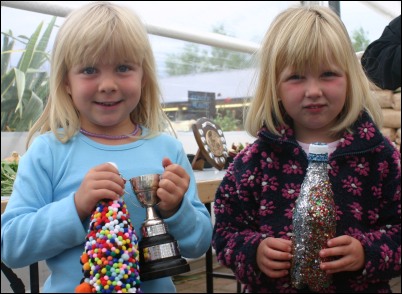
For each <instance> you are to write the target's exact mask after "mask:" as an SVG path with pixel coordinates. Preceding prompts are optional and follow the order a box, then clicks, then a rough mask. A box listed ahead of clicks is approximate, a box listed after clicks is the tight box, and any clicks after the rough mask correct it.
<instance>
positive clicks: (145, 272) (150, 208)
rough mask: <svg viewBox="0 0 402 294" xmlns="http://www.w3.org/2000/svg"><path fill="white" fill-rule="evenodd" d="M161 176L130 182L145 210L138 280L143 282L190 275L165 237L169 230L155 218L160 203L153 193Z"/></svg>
mask: <svg viewBox="0 0 402 294" xmlns="http://www.w3.org/2000/svg"><path fill="white" fill-rule="evenodd" d="M159 181H160V175H159V174H147V175H142V176H138V177H133V178H131V179H130V184H131V187H132V189H133V191H134V193H135V196H136V197H137V199H138V201H139V202H140V204H141V206H142V207H144V208H146V218H145V221H144V222H143V223H142V225H141V233H142V239H141V240H140V241H139V243H138V247H139V252H140V277H141V280H142V281H147V280H153V279H158V278H162V277H167V276H174V275H178V274H181V273H185V272H188V271H190V266H189V264H188V263H187V261H186V260H185V259H184V258H182V257H181V254H180V250H179V245H178V244H177V241H176V240H175V239H174V238H173V237H172V236H171V235H170V234H169V233H168V227H167V225H166V224H165V223H164V222H163V220H162V219H161V218H159V216H158V215H157V213H156V211H155V209H154V207H155V205H157V204H158V203H159V201H160V200H159V198H158V196H157V195H156V191H157V190H158V187H159Z"/></svg>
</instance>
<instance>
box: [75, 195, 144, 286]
mask: <svg viewBox="0 0 402 294" xmlns="http://www.w3.org/2000/svg"><path fill="white" fill-rule="evenodd" d="M80 262H81V264H82V272H83V278H82V280H81V282H80V284H79V285H78V286H77V287H76V288H75V293H142V292H141V288H140V283H141V281H140V276H139V270H140V268H139V252H138V239H137V236H136V233H135V229H134V226H133V225H132V223H131V220H130V215H129V212H128V210H127V206H126V203H125V202H124V200H123V199H119V200H108V199H104V200H101V201H99V202H98V203H97V205H96V207H95V209H94V211H93V212H92V214H91V219H90V225H89V229H88V234H87V236H86V243H85V248H84V252H83V253H82V255H81V258H80Z"/></svg>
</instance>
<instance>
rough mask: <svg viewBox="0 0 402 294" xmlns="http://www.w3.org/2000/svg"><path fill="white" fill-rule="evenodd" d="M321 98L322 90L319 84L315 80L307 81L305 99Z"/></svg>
mask: <svg viewBox="0 0 402 294" xmlns="http://www.w3.org/2000/svg"><path fill="white" fill-rule="evenodd" d="M321 96H322V90H321V86H320V83H319V82H318V81H316V80H315V79H310V80H308V82H307V84H306V92H305V97H308V98H317V97H321Z"/></svg>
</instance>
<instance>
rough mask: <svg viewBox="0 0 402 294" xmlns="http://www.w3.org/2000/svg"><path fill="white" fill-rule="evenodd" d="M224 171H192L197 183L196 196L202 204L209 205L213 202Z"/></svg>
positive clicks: (209, 169) (211, 169)
mask: <svg viewBox="0 0 402 294" xmlns="http://www.w3.org/2000/svg"><path fill="white" fill-rule="evenodd" d="M225 173H226V170H221V171H219V170H217V169H215V168H207V169H204V170H203V171H194V175H195V180H196V182H197V189H198V196H199V197H200V200H201V202H202V203H204V204H205V203H211V202H213V201H214V198H215V193H216V190H217V189H218V187H219V184H220V183H221V181H222V178H223V176H224V175H225Z"/></svg>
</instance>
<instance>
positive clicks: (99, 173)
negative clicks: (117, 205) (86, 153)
mask: <svg viewBox="0 0 402 294" xmlns="http://www.w3.org/2000/svg"><path fill="white" fill-rule="evenodd" d="M124 182H125V181H124V180H123V178H122V177H121V176H120V174H119V171H118V170H117V168H116V167H115V166H113V165H112V164H110V163H104V164H101V165H98V166H96V167H94V168H92V169H90V170H89V172H88V173H87V174H86V175H85V177H84V179H83V181H82V183H81V185H80V187H79V188H78V190H77V192H75V196H74V202H75V207H76V208H77V212H78V215H79V217H80V219H81V220H84V219H85V218H86V217H88V216H89V215H91V213H92V211H93V210H94V208H95V205H96V204H97V203H98V202H99V201H100V200H102V199H111V200H118V199H119V198H120V196H121V195H124V184H125V183H124Z"/></svg>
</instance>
